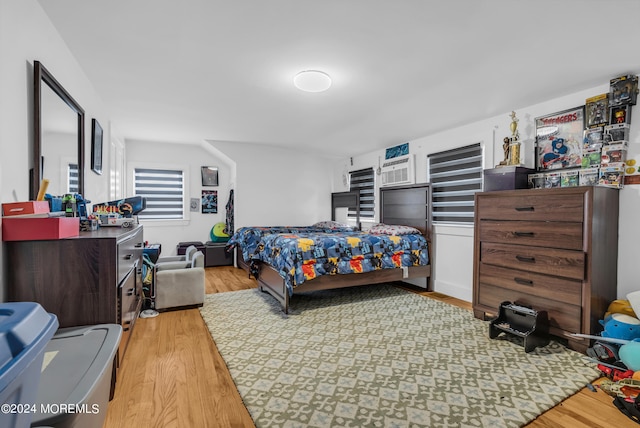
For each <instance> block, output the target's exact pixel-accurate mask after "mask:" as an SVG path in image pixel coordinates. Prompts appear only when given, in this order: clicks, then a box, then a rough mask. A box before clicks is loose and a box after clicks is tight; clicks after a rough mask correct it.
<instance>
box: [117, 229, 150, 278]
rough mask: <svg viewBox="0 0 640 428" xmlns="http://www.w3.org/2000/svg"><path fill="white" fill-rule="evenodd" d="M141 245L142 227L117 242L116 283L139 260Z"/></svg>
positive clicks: (142, 244)
mask: <svg viewBox="0 0 640 428" xmlns="http://www.w3.org/2000/svg"><path fill="white" fill-rule="evenodd" d="M143 246H144V243H143V240H142V228H140V229H138V230H137V231H136V232H134V233H133V234H131V235H128V236H127V237H126V238H125V239H123V240H122V241H120V242H118V260H117V263H118V283H120V282H121V281H122V280H123V279H124V277H125V276H126V275H127V274H128V273H129V271H130V270H131V268H133V266H134V265H135V264H136V262H137V261H138V260H140V257H142V249H143Z"/></svg>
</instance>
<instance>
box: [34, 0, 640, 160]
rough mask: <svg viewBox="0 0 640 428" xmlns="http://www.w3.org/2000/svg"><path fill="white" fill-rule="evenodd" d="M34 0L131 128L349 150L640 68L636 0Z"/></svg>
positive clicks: (124, 127)
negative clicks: (306, 74) (304, 86)
mask: <svg viewBox="0 0 640 428" xmlns="http://www.w3.org/2000/svg"><path fill="white" fill-rule="evenodd" d="M39 1H40V4H41V5H42V7H43V8H44V10H45V12H46V13H47V14H48V15H49V17H50V19H51V21H52V22H53V24H54V25H55V26H56V28H57V29H58V31H59V32H60V34H61V35H62V37H63V38H64V40H65V41H66V43H67V44H68V46H69V48H70V50H71V52H72V53H73V54H74V55H75V57H76V58H77V60H78V62H79V63H80V65H81V66H82V67H83V68H84V71H85V72H86V74H87V76H88V77H89V79H90V80H91V81H92V83H93V84H94V86H95V88H96V90H97V92H98V93H99V94H100V96H101V97H102V99H103V101H104V103H105V105H106V106H107V108H108V111H109V113H110V116H111V118H112V121H113V123H114V125H115V126H116V127H117V129H118V130H119V132H120V133H121V134H122V136H123V137H125V138H128V139H142V140H149V141H165V142H201V141H203V140H223V141H234V142H249V143H265V144H273V145H278V146H286V147H291V148H295V149H296V150H310V151H316V152H317V151H319V150H326V151H330V152H332V153H334V154H336V155H339V156H352V155H357V154H361V153H366V152H369V151H372V150H375V149H379V148H384V147H389V146H393V145H396V144H400V143H403V142H405V141H408V140H412V139H415V138H419V137H422V136H426V135H429V134H432V133H435V132H438V131H441V130H444V129H447V128H450V127H452V126H456V125H460V124H464V123H469V122H473V121H477V120H481V119H484V118H488V117H492V116H495V115H499V114H502V113H505V112H509V111H511V110H514V109H518V108H521V107H525V106H529V105H533V104H536V103H539V102H542V101H546V100H549V99H552V98H555V97H558V96H562V95H565V94H569V93H573V92H576V91H579V90H582V89H586V88H592V87H596V86H598V85H602V84H603V83H604V82H608V81H609V79H611V78H612V77H616V76H618V75H622V74H627V73H632V74H638V73H639V72H640V56H639V55H638V46H639V44H640V43H639V42H640V30H637V20H638V17H640V1H638V0H562V1H558V0H449V1H443V0H439V1H431V0H314V1H311V0H227V1H221V0H179V1H178V0H133V1H132V0H110V1H104V0H39ZM305 69H320V70H323V71H325V72H327V73H328V74H330V75H331V76H332V78H333V85H332V87H331V88H330V89H329V90H328V91H327V92H323V93H304V92H301V91H299V90H298V89H296V88H295V87H294V86H293V83H292V79H293V76H294V75H295V74H296V73H298V72H299V71H301V70H305ZM52 72H53V73H54V74H55V70H52ZM594 95H595V94H594ZM88 114H91V113H90V112H88Z"/></svg>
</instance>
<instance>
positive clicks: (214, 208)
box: [202, 190, 218, 214]
mask: <svg viewBox="0 0 640 428" xmlns="http://www.w3.org/2000/svg"><path fill="white" fill-rule="evenodd" d="M217 212H218V191H217V190H203V191H202V214H216V213H217Z"/></svg>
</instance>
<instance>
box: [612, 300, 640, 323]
mask: <svg viewBox="0 0 640 428" xmlns="http://www.w3.org/2000/svg"><path fill="white" fill-rule="evenodd" d="M613 314H625V315H629V316H630V317H634V318H638V316H637V315H636V313H635V312H634V310H633V307H632V306H631V302H630V301H629V300H622V299H620V300H614V301H613V302H611V304H610V305H609V307H608V308H607V312H606V313H605V314H604V319H607V317H608V316H609V315H613Z"/></svg>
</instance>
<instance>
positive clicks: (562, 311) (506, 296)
mask: <svg viewBox="0 0 640 428" xmlns="http://www.w3.org/2000/svg"><path fill="white" fill-rule="evenodd" d="M505 301H508V302H513V303H516V304H518V305H522V306H527V307H531V308H533V309H535V310H536V311H547V315H548V316H549V325H550V326H552V327H556V328H559V329H561V330H564V331H568V332H573V333H577V332H581V331H582V329H581V325H580V320H581V316H582V309H581V307H580V306H578V305H568V304H566V303H563V302H559V301H557V300H552V299H545V298H544V297H540V296H536V295H533V294H526V293H522V292H520V291H518V290H510V289H508V288H501V287H494V286H492V285H483V286H482V287H481V288H480V290H479V293H478V303H479V304H480V305H482V306H484V307H487V308H494V309H493V310H492V311H488V312H492V313H494V314H496V315H497V314H498V310H499V308H500V304H501V303H502V302H505Z"/></svg>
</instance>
